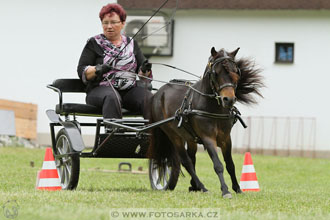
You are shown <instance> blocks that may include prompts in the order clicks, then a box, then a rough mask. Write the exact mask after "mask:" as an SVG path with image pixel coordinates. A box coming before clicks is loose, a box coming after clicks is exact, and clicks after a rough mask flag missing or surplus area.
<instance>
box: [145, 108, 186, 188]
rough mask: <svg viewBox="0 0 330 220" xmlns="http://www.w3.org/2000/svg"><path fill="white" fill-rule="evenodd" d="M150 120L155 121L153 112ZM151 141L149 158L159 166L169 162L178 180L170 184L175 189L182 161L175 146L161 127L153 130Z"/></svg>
mask: <svg viewBox="0 0 330 220" xmlns="http://www.w3.org/2000/svg"><path fill="white" fill-rule="evenodd" d="M150 122H151V123H152V122H154V120H153V117H152V114H150ZM149 143H150V144H149V148H148V151H147V158H149V159H153V160H154V162H155V163H156V164H157V165H158V166H163V165H164V164H167V165H168V166H170V167H171V168H172V170H171V176H173V177H174V178H176V180H175V181H174V182H172V183H173V184H174V185H173V186H169V188H170V189H174V187H175V185H176V182H177V177H178V176H179V173H180V163H181V161H180V157H179V154H178V152H177V150H176V148H175V146H174V145H173V143H172V141H171V140H170V139H169V137H168V136H167V134H166V133H165V132H164V131H163V130H162V129H161V128H160V127H156V128H153V129H152V130H151V135H150V142H149ZM170 185H171V184H170Z"/></svg>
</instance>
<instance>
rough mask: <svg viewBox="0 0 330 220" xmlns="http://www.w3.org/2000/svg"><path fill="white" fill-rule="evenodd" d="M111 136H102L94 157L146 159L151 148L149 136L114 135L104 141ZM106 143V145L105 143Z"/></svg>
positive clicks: (99, 138)
mask: <svg viewBox="0 0 330 220" xmlns="http://www.w3.org/2000/svg"><path fill="white" fill-rule="evenodd" d="M108 136H109V134H100V135H99V137H98V140H97V146H98V147H99V149H98V150H97V153H96V155H94V157H97V158H146V153H147V150H148V147H149V135H146V134H141V135H139V136H136V134H129V133H123V134H121V133H119V134H113V135H112V136H111V137H110V138H109V139H108V140H106V141H105V142H104V140H105V139H106V138H107V137H108ZM103 142H104V143H103Z"/></svg>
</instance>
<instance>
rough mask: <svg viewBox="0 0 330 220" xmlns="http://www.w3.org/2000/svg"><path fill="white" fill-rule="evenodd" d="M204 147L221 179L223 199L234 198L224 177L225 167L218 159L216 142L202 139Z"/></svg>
mask: <svg viewBox="0 0 330 220" xmlns="http://www.w3.org/2000/svg"><path fill="white" fill-rule="evenodd" d="M202 141H203V144H204V147H205V148H206V150H207V153H208V154H209V156H210V158H211V160H212V162H213V167H214V171H215V172H216V174H217V175H218V177H219V180H220V184H221V191H222V197H224V198H229V199H230V198H232V195H231V193H230V192H229V191H228V186H227V185H226V183H225V179H224V177H223V170H224V169H223V165H222V163H221V161H220V159H219V157H218V154H217V151H216V140H215V139H210V138H203V139H202Z"/></svg>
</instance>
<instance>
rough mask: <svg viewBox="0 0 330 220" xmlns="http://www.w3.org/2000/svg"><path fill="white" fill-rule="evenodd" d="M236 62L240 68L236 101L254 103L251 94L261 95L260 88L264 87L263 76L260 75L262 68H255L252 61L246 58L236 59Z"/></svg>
mask: <svg viewBox="0 0 330 220" xmlns="http://www.w3.org/2000/svg"><path fill="white" fill-rule="evenodd" d="M236 64H237V66H238V68H240V70H241V77H240V79H239V80H238V83H237V88H236V98H237V101H238V102H241V103H245V104H256V103H257V101H256V99H255V98H254V96H253V95H254V94H256V95H258V96H260V97H263V96H262V95H261V93H260V89H261V88H263V87H265V85H264V83H263V79H264V78H263V76H261V75H260V73H261V71H262V70H261V69H259V68H257V67H256V66H255V63H254V62H253V61H251V60H249V59H246V58H241V59H239V60H236Z"/></svg>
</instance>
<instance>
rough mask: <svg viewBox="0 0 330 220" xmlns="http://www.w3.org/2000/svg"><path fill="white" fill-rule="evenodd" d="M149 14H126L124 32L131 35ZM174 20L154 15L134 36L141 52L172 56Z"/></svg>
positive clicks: (148, 55) (147, 55)
mask: <svg viewBox="0 0 330 220" xmlns="http://www.w3.org/2000/svg"><path fill="white" fill-rule="evenodd" d="M149 18H150V17H149V16H139V15H136V16H128V17H127V20H126V27H125V33H126V35H127V36H130V37H133V36H134V35H135V34H136V33H137V32H138V31H139V30H140V28H141V27H142V26H143V25H144V24H145V22H146V21H147V20H148V19H149ZM173 25H174V21H173V20H170V21H169V19H168V18H166V17H163V16H154V17H153V18H152V19H151V20H150V21H149V22H148V23H147V24H146V25H145V26H144V27H143V29H142V30H141V31H140V32H139V33H138V34H137V35H136V36H135V40H136V41H137V42H138V44H139V46H140V48H141V50H142V52H143V54H144V55H145V56H146V57H150V56H172V53H173V30H174V28H173Z"/></svg>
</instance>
